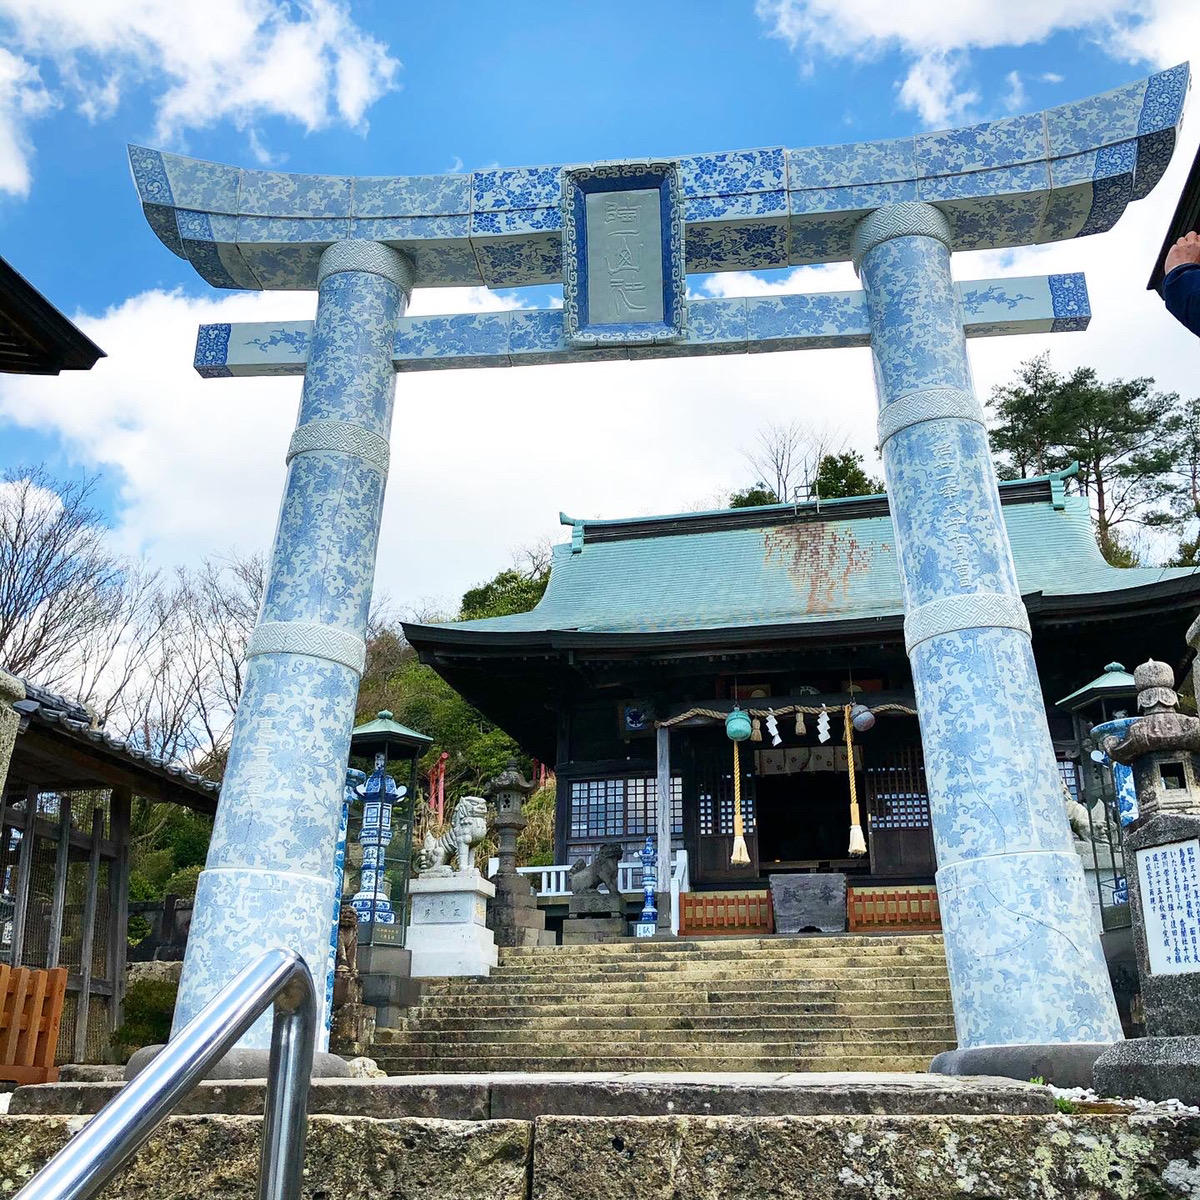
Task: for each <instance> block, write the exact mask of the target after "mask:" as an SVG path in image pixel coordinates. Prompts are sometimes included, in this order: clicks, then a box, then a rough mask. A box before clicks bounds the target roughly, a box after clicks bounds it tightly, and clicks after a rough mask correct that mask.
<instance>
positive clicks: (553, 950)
mask: <svg viewBox="0 0 1200 1200" xmlns="http://www.w3.org/2000/svg"><path fill="white" fill-rule="evenodd" d="M613 948H614V943H611V942H599V943H595V944H592V945H579V946H540V947H531V948H529V953H526V954H517V953H516V951H515V950H514V951H513V952H511V953H506V952H505V951H504V950H503V949H502V950H501V951H500V964H499V965H500V967H501V968H532V967H534V966H537V965H540V964H543V963H557V964H562V963H565V962H573V963H586V964H596V965H608V966H612V965H614V964H616V965H620V964H633V963H638V964H641V963H655V964H670V963H673V962H719V961H722V960H731V959H732V960H738V961H749V960H752V959H791V958H862V959H871V958H910V957H931V958H934V957H942V958H944V957H945V947H944V946H943V945H942V944H941V943H940V942H918V943H906V942H883V943H880V944H872V945H863V944H861V943H851V944H847V943H845V942H843V941H842V940H841V939H839V938H832V939H829V940H821V941H812V942H807V943H791V944H788V943H787V942H781V941H774V940H772V941H770V942H766V943H756V942H751V943H744V942H738V941H730V942H720V943H717V944H716V945H713V946H711V947H709V946H705V945H703V944H701V943H697V942H691V943H688V949H687V951H686V952H685V951H683V950H675V949H671V950H662V951H658V950H654V951H644V950H640V949H639V948H638V947H637V946H636V945H629V946H626V945H622V944H620V943H617V944H616V949H617V951H618V953H613V952H612V951H613Z"/></svg>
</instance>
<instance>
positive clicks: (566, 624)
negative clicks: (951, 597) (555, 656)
mask: <svg viewBox="0 0 1200 1200" xmlns="http://www.w3.org/2000/svg"><path fill="white" fill-rule="evenodd" d="M1000 489H1001V497H1002V499H1003V502H1004V507H1003V512H1004V518H1005V523H1006V525H1007V526H1008V533H1009V538H1010V540H1011V542H1012V548H1013V558H1014V560H1015V563H1016V568H1017V577H1018V579H1019V581H1020V585H1021V591H1022V594H1023V595H1025V596H1026V597H1031V596H1033V595H1036V594H1038V593H1040V594H1041V596H1042V599H1043V602H1050V603H1053V600H1054V598H1055V597H1062V598H1066V597H1081V596H1084V597H1103V596H1107V597H1111V596H1112V595H1113V594H1114V593H1126V594H1127V596H1128V598H1130V599H1133V598H1134V597H1135V595H1136V594H1137V593H1136V590H1137V589H1146V588H1150V589H1151V590H1155V591H1157V590H1158V589H1159V588H1161V587H1162V586H1163V585H1167V586H1169V587H1170V590H1171V591H1173V592H1174V591H1178V592H1179V593H1180V594H1181V596H1186V595H1194V596H1195V597H1196V599H1197V602H1200V572H1196V571H1193V570H1192V569H1190V568H1169V567H1133V568H1118V567H1113V566H1110V565H1109V564H1108V563H1106V562H1105V561H1104V559H1103V557H1102V556H1101V554H1100V550H1099V548H1098V546H1097V545H1096V541H1095V537H1094V535H1093V532H1092V524H1091V518H1090V515H1089V511H1088V502H1087V499H1086V498H1085V497H1083V496H1074V495H1072V496H1068V495H1064V489H1063V476H1062V475H1054V476H1046V477H1043V478H1040V479H1034V480H1019V481H1016V482H1013V483H1003V484H1001V485H1000ZM564 522H566V523H570V524H571V525H572V527H573V537H572V540H571V542H570V543H568V544H566V545H561V546H556V547H555V548H554V558H553V569H552V571H551V575H550V583H549V586H548V587H547V589H546V594H545V595H544V596H543V598H542V600H541V602H540V603H539V604H538V605H537V607H536V608H533V609H531V610H530V611H529V612H525V613H517V614H515V615H513V616H507V617H494V618H489V619H486V620H479V621H465V622H458V623H454V624H452V625H448V626H419V625H413V626H408V627H406V628H407V629H408V630H409V632H410V636H411V637H412V640H413V641H414V643H416V644H418V645H419V644H420V643H421V642H423V641H431V642H436V641H439V640H441V639H440V637H439V633H449V632H450V631H451V630H454V631H461V633H462V634H468V633H479V634H493V633H494V634H518V633H534V632H542V631H572V632H578V633H595V634H606V633H612V634H637V633H665V632H671V631H678V632H681V633H682V632H687V631H697V630H708V629H730V628H753V627H757V626H764V627H765V626H779V625H804V624H813V623H831V622H838V621H845V620H855V619H863V618H866V619H870V618H873V617H877V618H887V617H898V616H900V615H901V614H902V613H903V601H902V598H901V591H900V573H899V568H898V564H897V561H896V538H895V532H894V530H893V527H892V520H891V516H890V514H889V511H888V506H887V499H886V497H883V496H876V497H853V498H850V499H846V500H834V501H823V502H821V503H820V504H817V503H815V502H814V503H803V504H798V505H790V504H784V505H770V506H764V507H762V508H755V509H733V510H722V511H716V512H707V513H685V514H680V515H677V516H669V517H650V518H635V519H631V520H626V521H569V519H568V518H564ZM1193 583H1194V585H1195V586H1194V589H1193V588H1192V587H1191V584H1193ZM455 640H458V638H457V637H456V638H455Z"/></svg>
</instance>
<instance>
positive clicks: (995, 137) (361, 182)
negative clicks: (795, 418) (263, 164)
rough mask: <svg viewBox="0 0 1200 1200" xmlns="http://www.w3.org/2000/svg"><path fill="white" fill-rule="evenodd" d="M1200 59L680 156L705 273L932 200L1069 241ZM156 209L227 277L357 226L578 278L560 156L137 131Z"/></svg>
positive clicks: (438, 262) (840, 250) (840, 242)
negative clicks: (489, 166) (242, 148)
mask: <svg viewBox="0 0 1200 1200" xmlns="http://www.w3.org/2000/svg"><path fill="white" fill-rule="evenodd" d="M1188 83H1189V71H1188V66H1187V64H1186V63H1184V64H1181V65H1179V66H1177V67H1172V68H1171V69H1170V70H1167V71H1161V72H1159V73H1158V74H1156V75H1151V76H1150V77H1149V78H1148V79H1143V80H1140V81H1139V82H1137V83H1131V84H1128V85H1126V86H1124V87H1120V88H1116V89H1114V90H1113V91H1111V92H1105V93H1104V94H1102V95H1099V96H1093V97H1091V98H1090V99H1087V100H1081V101H1078V102H1076V103H1073V104H1064V105H1060V106H1059V107H1057V108H1051V109H1047V110H1045V111H1044V112H1040V113H1034V114H1031V115H1028V116H1019V117H1007V118H1004V119H1003V120H998V121H990V122H987V123H985V124H982V125H976V126H973V127H971V128H967V129H958V130H950V131H945V132H941V133H927V134H920V135H918V136H916V137H908V138H895V139H892V140H890V141H880V142H857V143H850V144H848V145H843V146H824V147H810V148H805V149H799V150H786V149H784V148H782V147H771V148H768V149H761V150H743V151H731V152H728V153H720V154H696V155H689V156H687V157H684V158H680V159H679V160H678V161H679V166H680V173H681V176H682V181H683V191H684V197H685V218H686V241H687V270H688V271H689V272H703V271H730V270H764V269H767V268H771V267H786V266H789V265H796V264H802V263H821V262H837V261H841V260H845V259H848V258H849V257H850V241H851V234H852V231H853V229H854V227H855V226H856V225H857V224H858V222H859V221H860V220H861V219H862V217H863V216H864V214H865V213H867V212H870V211H871V210H873V209H876V208H880V207H882V206H884V205H888V204H896V203H901V202H904V201H918V200H919V201H927V202H929V203H931V204H934V205H936V206H937V207H938V208H939V209H941V211H942V212H943V213H944V214H945V216H946V217H947V219H948V220H949V222H950V229H951V233H952V236H953V244H954V249H956V250H978V249H985V248H994V247H1002V246H1022V245H1030V244H1033V243H1039V242H1053V241H1061V240H1064V239H1067V238H1075V237H1082V236H1084V235H1085V234H1090V233H1100V232H1102V231H1104V230H1107V229H1109V228H1111V227H1112V226H1113V224H1114V223H1115V222H1116V221H1117V219H1118V218H1119V217H1120V216H1121V214H1122V213H1123V212H1124V211H1125V206H1126V205H1127V204H1128V203H1129V202H1130V201H1131V200H1138V199H1141V198H1142V197H1143V196H1145V195H1146V194H1147V193H1148V192H1149V191H1150V190H1151V188H1153V187H1154V185H1155V184H1156V183H1157V182H1158V180H1159V178H1160V177H1161V176H1162V173H1163V171H1164V170H1165V168H1166V165H1167V162H1168V161H1169V160H1170V157H1171V153H1172V151H1173V149H1174V146H1175V138H1176V133H1177V130H1178V127H1179V122H1180V118H1181V114H1182V110H1183V102H1184V97H1185V94H1186V92H1187V88H1188ZM129 158H130V163H131V165H132V168H133V174H134V179H135V182H136V184H137V188H138V192H139V195H140V197H141V201H142V207H143V210H144V211H145V214H146V218H147V220H148V221H149V222H150V225H151V227H152V228H153V229H154V232H155V233H156V234H157V235H158V237H159V238H160V239H161V241H162V242H163V243H164V244H165V245H166V246H167V247H168V248H169V249H170V250H172V251H173V252H174V253H175V254H177V255H179V256H180V257H181V258H186V259H188V260H189V261H190V262H191V263H192V265H193V266H194V267H195V268H196V270H197V271H198V272H199V274H200V275H201V276H202V277H203V278H204V279H205V280H207V281H208V282H209V283H210V284H212V285H213V286H214V287H220V288H248V289H254V290H258V289H288V290H294V289H311V288H315V287H316V284H317V263H318V261H319V259H320V257H321V254H322V252H323V251H324V250H325V249H326V248H327V247H328V246H330V245H331V244H332V243H334V242H337V241H340V240H342V239H346V238H364V239H370V240H373V241H377V242H382V243H384V244H386V245H388V246H392V247H395V248H396V249H398V250H401V251H403V252H404V253H405V254H406V255H407V256H408V257H409V258H410V259H411V260H412V262H413V265H414V274H415V283H416V286H418V287H451V286H463V285H479V284H484V285H486V286H487V287H491V288H503V287H519V286H524V285H528V284H539V283H554V282H557V281H558V280H559V279H560V278H561V268H562V263H561V244H562V218H561V215H560V211H559V201H560V198H561V185H560V172H561V168H560V167H556V166H544V167H518V168H514V169H497V170H484V171H474V172H472V173H470V174H460V175H409V176H380V177H350V176H336V175H299V174H286V173H282V172H276V171H255V170H245V169H241V168H238V167H231V166H224V165H221V164H219V163H211V162H202V161H199V160H197V159H192V158H183V157H181V156H179V155H174V154H164V153H162V152H161V151H158V150H150V149H147V148H145V147H141V146H131V147H130V148H129Z"/></svg>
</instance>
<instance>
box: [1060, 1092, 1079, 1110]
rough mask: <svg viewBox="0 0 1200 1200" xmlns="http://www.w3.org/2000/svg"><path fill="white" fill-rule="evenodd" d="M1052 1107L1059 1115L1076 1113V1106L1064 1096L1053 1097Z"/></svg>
mask: <svg viewBox="0 0 1200 1200" xmlns="http://www.w3.org/2000/svg"><path fill="white" fill-rule="evenodd" d="M1054 1107H1055V1108H1057V1109H1058V1111H1059V1112H1060V1113H1073V1112H1077V1111H1078V1107H1079V1106H1078V1105H1077V1104H1076V1103H1075V1102H1074V1101H1073V1100H1068V1099H1067V1098H1066V1096H1055V1097H1054Z"/></svg>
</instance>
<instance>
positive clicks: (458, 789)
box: [359, 551, 553, 845]
mask: <svg viewBox="0 0 1200 1200" xmlns="http://www.w3.org/2000/svg"><path fill="white" fill-rule="evenodd" d="M526 557H527V559H528V565H527V567H526V568H525V569H522V568H521V567H517V566H514V567H509V568H506V569H505V570H503V571H500V572H499V573H498V574H497V575H496V576H494V577H493V578H492V579H490V580H488V581H487V582H486V583H482V584H480V585H479V586H478V587H475V588H471V589H470V590H469V591H468V592H466V593H465V595H464V596H463V598H462V605H461V608H460V611H459V617H460V619H462V620H477V619H480V618H483V617H498V616H507V615H509V614H511V613H515V612H525V611H527V610H528V609H530V608H532V607H533V606H534V605H535V604H537V602H538V600H540V599H541V597H542V594H543V593H544V592H545V590H546V583H547V581H548V579H549V575H550V568H549V565H548V556H547V555H546V554H545V553H543V552H540V551H533V552H529V553H527V555H526ZM380 708H388V709H390V710H391V711H392V713H393V715H394V717H395V719H396V720H397V721H399V722H400V723H401V724H404V725H407V726H409V727H410V728H412V729H416V730H419V731H420V732H421V733H425V734H428V735H429V736H430V737H432V738H433V745H432V746H430V748H429V749H428V750H427V751H426V753H425V754H424V755H423V756H422V758H421V760H420V767H421V770H422V771H423V772H425V771H428V770H429V769H430V768H431V767H432V766H433V765H434V764H435V763H436V762H437V761H438V759H439V758H440V756H441V755H442V753H443V752H445V753H446V754H448V755H449V757H448V759H447V760H446V800H447V805H448V807H449V806H452V805H453V803H454V801H456V800H457V799H458V798H459V797H460V796H463V795H471V794H476V795H477V794H479V792H480V790H481V789H482V787H483V785H484V784H485V783H487V781H488V780H489V779H491V778H493V777H494V776H496V775H498V774H500V772H501V771H503V770H504V768H505V767H506V766H507V765H508V762H509V760H510V759H513V758H515V759H516V760H517V762H518V764H519V765H520V766H521V768H522V769H523V770H524V771H525V772H526V773H528V771H529V766H530V764H529V760H528V759H527V758H525V757H524V756H523V755H522V754H521V751H520V748H519V747H518V746H517V744H516V742H514V741H513V739H512V738H510V737H509V736H508V734H506V733H504V732H503V730H501V729H498V728H497V727H496V726H495V725H493V724H492V723H491V722H490V721H488V720H487V719H486V718H485V717H484V716H483V715H482V713H480V712H478V711H477V710H476V709H474V708H472V707H471V705H470V704H468V703H467V702H466V700H464V699H463V698H462V696H460V695H459V694H458V692H456V691H455V690H454V689H453V688H452V687H451V686H450V685H449V684H448V683H447V682H446V681H445V680H444V679H442V678H441V677H440V676H439V675H438V674H437V673H436V672H435V671H434V670H433V669H432V668H431V667H427V666H425V665H424V664H423V663H421V662H419V661H418V660H417V658H416V656H415V655H414V654H413V653H412V650H411V649H410V648H409V647H407V646H406V645H405V644H404V642H403V640H402V639H401V638H400V637H399V635H398V632H397V631H395V630H392V629H387V628H385V629H382V630H380V631H377V632H376V633H375V634H374V635H373V636H372V638H371V640H370V642H369V644H368V648H367V669H366V672H365V674H364V677H363V682H362V687H361V689H360V691H359V719H360V720H366V719H369V718H370V717H373V716H374V715H375V713H376V712H377V711H378V710H379V709H380ZM550 805H551V807H550V823H551V827H552V825H553V801H552V800H551V802H550ZM549 841H550V845H553V834H552V833H551V835H550V839H549Z"/></svg>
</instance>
